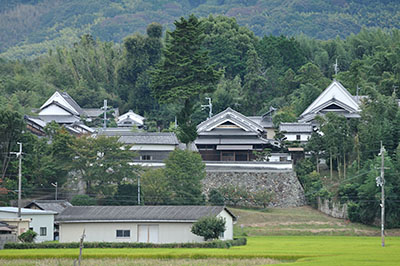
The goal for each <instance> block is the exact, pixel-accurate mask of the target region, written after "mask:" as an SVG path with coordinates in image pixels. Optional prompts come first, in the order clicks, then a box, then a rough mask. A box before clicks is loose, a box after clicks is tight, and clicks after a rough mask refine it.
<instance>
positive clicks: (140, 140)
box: [119, 132, 179, 145]
mask: <svg viewBox="0 0 400 266" xmlns="http://www.w3.org/2000/svg"><path fill="white" fill-rule="evenodd" d="M119 141H120V142H122V143H126V144H166V145H178V144H179V141H178V138H177V137H176V135H175V133H172V132H137V133H133V134H130V135H129V136H121V137H120V138H119Z"/></svg>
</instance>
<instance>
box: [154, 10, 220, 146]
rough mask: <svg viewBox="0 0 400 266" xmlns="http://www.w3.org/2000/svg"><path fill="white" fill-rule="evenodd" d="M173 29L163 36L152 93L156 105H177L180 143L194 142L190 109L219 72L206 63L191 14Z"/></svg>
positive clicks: (198, 27) (198, 28) (209, 89)
mask: <svg viewBox="0 0 400 266" xmlns="http://www.w3.org/2000/svg"><path fill="white" fill-rule="evenodd" d="M175 27H176V29H175V30H174V31H173V32H168V33H167V38H166V45H165V48H164V49H163V55H164V57H163V58H162V60H161V62H160V63H159V64H158V65H157V68H156V69H155V70H154V71H153V72H152V85H151V86H152V91H153V95H154V97H155V98H156V99H157V100H158V101H159V102H160V103H176V104H178V105H179V106H181V110H180V112H179V114H178V116H177V118H178V125H179V129H178V137H179V139H180V140H181V141H182V142H184V143H190V142H192V141H193V140H195V138H196V136H197V133H196V124H195V123H193V122H192V121H191V114H192V113H193V106H194V104H195V102H196V100H197V99H198V97H199V96H200V95H202V94H203V93H206V92H212V91H213V90H214V85H216V83H217V82H218V80H219V77H220V74H221V73H220V72H219V71H216V70H214V66H213V65H210V64H209V58H208V54H207V51H204V50H203V49H202V48H201V45H202V42H203V39H204V34H203V27H202V23H201V22H200V21H199V20H198V19H197V18H196V17H195V16H194V15H191V16H190V17H189V19H187V20H186V19H185V18H183V17H182V18H181V19H180V20H179V21H175Z"/></svg>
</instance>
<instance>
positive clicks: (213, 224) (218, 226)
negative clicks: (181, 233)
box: [190, 216, 226, 241]
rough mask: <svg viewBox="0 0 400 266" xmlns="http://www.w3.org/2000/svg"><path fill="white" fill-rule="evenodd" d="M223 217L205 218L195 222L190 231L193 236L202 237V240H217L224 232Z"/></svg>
mask: <svg viewBox="0 0 400 266" xmlns="http://www.w3.org/2000/svg"><path fill="white" fill-rule="evenodd" d="M225 223H226V221H225V219H224V218H223V217H215V216H205V217H202V218H200V219H199V220H198V221H197V222H195V223H194V224H193V226H192V229H191V230H190V231H191V232H192V233H193V234H195V235H198V236H202V237H204V240H205V241H207V240H212V239H218V238H219V237H220V235H221V234H222V233H224V232H225Z"/></svg>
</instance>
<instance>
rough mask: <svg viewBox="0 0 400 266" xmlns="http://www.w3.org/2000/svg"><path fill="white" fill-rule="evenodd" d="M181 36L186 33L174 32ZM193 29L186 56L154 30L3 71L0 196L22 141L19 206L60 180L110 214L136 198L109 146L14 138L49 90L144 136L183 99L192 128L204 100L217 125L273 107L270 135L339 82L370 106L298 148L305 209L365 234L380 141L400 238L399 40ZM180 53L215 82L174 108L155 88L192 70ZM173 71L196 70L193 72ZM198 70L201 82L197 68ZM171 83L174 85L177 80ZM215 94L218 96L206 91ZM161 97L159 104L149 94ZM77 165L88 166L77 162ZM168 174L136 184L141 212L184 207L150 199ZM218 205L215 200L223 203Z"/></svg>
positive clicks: (364, 33) (216, 24)
mask: <svg viewBox="0 0 400 266" xmlns="http://www.w3.org/2000/svg"><path fill="white" fill-rule="evenodd" d="M10 8H11V7H10ZM178 24H179V23H177V22H176V25H178ZM181 24H182V25H183V26H185V25H187V24H188V23H187V22H186V21H185V20H182V21H181ZM189 24H190V23H189ZM190 25H191V26H190V27H191V28H192V30H193V31H189V33H193V32H197V33H196V36H197V37H196V38H195V40H193V39H191V40H193V42H192V44H193V45H192V46H191V45H181V46H180V44H181V43H186V42H187V40H184V39H185V38H183V37H182V36H184V35H182V33H180V32H179V31H177V30H170V31H169V33H168V34H164V33H163V32H164V30H163V28H162V26H161V25H160V24H158V23H151V24H148V25H147V27H146V32H145V33H143V34H141V33H136V34H133V35H129V36H127V37H125V38H124V40H123V42H122V44H121V45H120V44H115V43H114V42H111V41H110V42H103V41H101V40H98V39H95V38H94V37H93V36H92V35H89V34H84V35H82V36H81V37H80V38H79V40H77V41H76V42H75V43H74V44H73V46H72V47H69V46H59V47H57V48H56V49H50V50H49V51H48V52H47V53H46V54H44V55H42V56H40V57H37V58H34V59H32V60H26V59H25V60H6V59H2V60H0V104H1V105H0V106H1V109H0V111H1V112H0V134H1V135H0V136H1V139H2V145H1V146H0V147H1V149H2V151H1V153H0V156H1V162H2V177H1V182H2V187H3V188H7V189H9V190H12V189H13V188H15V185H16V183H15V180H16V179H15V176H16V174H17V172H18V171H17V164H16V160H12V158H11V156H9V154H8V153H9V152H10V151H15V150H16V149H17V147H16V141H22V142H23V143H25V144H26V145H25V146H24V151H25V152H26V156H25V159H24V160H25V162H26V163H24V169H23V176H24V188H25V190H24V193H25V194H24V196H25V197H27V196H30V195H38V194H40V193H42V194H45V193H47V194H48V192H49V190H51V186H50V183H51V182H58V184H60V185H63V184H65V182H66V180H67V177H68V173H70V172H71V171H73V172H80V173H81V174H82V175H83V176H84V178H85V179H84V180H85V181H86V182H87V183H88V184H90V186H89V189H90V192H91V193H92V196H95V197H97V198H98V199H99V200H103V202H105V201H111V202H113V203H114V204H115V202H118V199H121V197H122V198H123V199H124V200H120V203H121V204H122V203H124V202H125V203H129V204H135V201H134V200H133V199H134V196H132V195H130V194H129V191H133V190H134V188H133V187H130V186H132V184H126V183H125V181H124V180H126V179H124V176H125V175H126V173H127V171H130V172H131V173H134V174H132V175H131V176H130V179H131V180H135V178H136V177H137V176H138V175H140V173H139V172H138V171H137V169H127V168H124V167H121V164H119V163H118V161H117V160H108V158H113V157H114V156H115V153H116V151H118V150H119V149H120V146H119V144H118V143H117V141H116V140H115V139H114V140H113V139H110V140H106V139H101V138H99V139H96V140H93V139H92V140H91V139H90V138H82V139H75V138H72V137H71V136H70V135H69V134H67V133H66V132H65V131H64V130H63V129H61V128H58V127H57V126H56V125H52V126H51V127H49V128H47V130H48V138H49V139H51V140H52V141H51V142H49V139H47V138H42V139H38V138H36V137H35V136H33V135H31V134H30V133H28V132H21V130H22V129H23V127H24V124H23V120H22V116H23V114H29V113H30V112H31V109H32V108H35V107H36V108H37V107H39V106H40V105H41V104H42V103H43V102H44V101H45V100H46V99H47V98H48V97H49V96H50V95H51V94H53V93H54V91H55V90H62V91H67V92H68V93H69V94H70V95H71V96H72V97H73V98H74V99H75V100H76V101H77V102H78V103H79V104H80V105H81V106H82V107H100V106H101V104H102V101H103V99H108V101H109V103H110V104H111V105H113V106H114V107H119V108H120V111H121V112H124V111H127V110H129V109H132V110H134V111H135V112H137V113H139V114H141V115H144V116H145V117H146V118H147V128H148V130H153V131H154V130H169V126H170V123H171V122H172V121H174V116H176V115H178V116H179V114H180V112H182V110H185V109H182V106H183V105H184V106H186V102H185V101H186V100H187V99H190V108H189V109H188V110H191V112H190V114H187V113H186V114H185V115H186V116H187V117H186V118H187V119H189V120H190V122H191V126H192V125H196V124H197V123H199V122H201V121H203V120H204V119H206V117H207V111H204V110H202V109H201V106H200V105H201V104H205V103H206V102H205V99H204V97H205V96H210V97H211V98H212V100H213V106H214V113H217V112H220V111H222V110H224V109H225V108H227V107H232V108H234V109H236V110H238V111H240V112H242V113H243V114H245V115H260V114H263V113H264V112H266V111H267V110H269V108H270V107H271V106H273V107H275V108H278V111H277V113H276V115H275V116H274V122H275V125H278V124H279V122H282V121H287V122H288V121H296V118H297V116H298V115H299V114H300V113H301V112H302V111H303V110H304V109H305V108H306V107H307V106H308V105H309V104H310V103H311V102H312V101H313V100H314V99H315V98H316V97H317V96H318V95H319V94H320V93H321V92H322V91H323V90H324V89H325V88H326V86H327V85H328V84H329V83H330V82H331V80H332V79H333V78H336V79H337V80H339V81H340V82H341V83H342V84H343V85H344V86H345V87H346V88H348V90H349V91H350V92H351V93H352V94H353V95H355V93H356V90H357V88H359V94H360V95H366V96H368V98H366V100H365V101H364V103H363V104H362V107H361V108H362V115H361V118H360V119H356V120H346V119H344V118H342V117H339V116H335V115H327V116H325V117H324V118H321V121H320V125H321V132H323V133H324V134H323V135H320V134H314V135H313V137H312V138H311V140H310V142H309V143H308V145H307V146H306V149H307V150H308V151H309V152H310V153H311V154H312V157H311V158H309V159H306V160H304V161H302V162H301V163H299V165H298V168H297V169H296V171H297V173H298V176H299V179H300V181H301V183H302V185H303V187H304V188H305V192H306V196H307V199H308V201H309V203H310V204H315V203H316V198H317V197H318V196H320V197H326V198H334V199H337V200H340V201H341V202H349V203H350V205H349V214H350V218H351V219H352V220H353V221H360V222H363V223H373V222H374V221H375V219H376V218H377V217H378V211H379V200H378V196H379V189H380V188H378V187H376V185H375V177H376V176H377V175H378V173H376V171H375V169H376V167H377V166H378V161H379V158H378V153H379V149H380V142H381V141H382V142H383V145H384V146H385V148H386V153H387V156H386V161H387V165H388V166H389V168H390V170H388V171H387V177H386V178H387V201H388V203H387V208H388V210H389V211H388V214H387V215H388V217H387V222H388V225H389V226H391V227H398V226H400V224H399V221H400V211H399V210H400V206H399V204H400V185H399V184H400V182H399V181H400V180H399V176H400V156H399V153H400V146H399V140H400V134H399V132H400V111H399V106H398V101H397V99H398V96H397V93H398V88H399V85H400V76H399V75H400V31H399V30H397V29H392V30H382V29H364V30H361V31H360V32H359V33H358V34H353V35H350V36H348V37H346V38H334V39H329V40H318V39H315V38H310V37H307V36H305V35H301V36H299V37H296V38H294V37H286V36H273V35H264V36H262V37H258V36H257V35H256V34H254V32H253V31H251V30H250V29H249V28H248V27H244V26H240V25H239V24H238V22H237V21H236V20H235V19H234V18H229V17H226V16H207V17H205V18H199V21H197V19H195V18H193V24H190ZM186 30H187V29H186ZM187 43H189V42H187ZM182 47H190V48H191V49H195V50H194V51H195V53H193V54H194V55H196V56H195V58H201V60H200V61H201V62H202V63H201V65H202V66H206V67H205V68H204V69H206V70H205V71H207V72H208V73H210V75H211V73H213V74H212V76H213V78H211V79H210V82H209V83H205V84H206V85H207V86H208V87H207V89H201V86H200V85H199V83H198V81H196V79H193V78H192V79H191V80H190V82H189V83H191V84H194V86H193V87H190V88H192V89H194V91H192V92H190V93H188V94H187V95H184V96H185V97H179V94H177V93H171V95H169V96H168V95H167V94H168V93H169V91H168V90H169V89H170V88H171V87H168V86H164V83H163V82H162V81H163V80H164V79H165V81H166V83H168V84H169V83H170V80H171V75H170V74H169V73H168V71H167V70H168V69H171V70H174V71H175V70H176V69H178V70H177V71H178V72H179V68H178V66H175V65H174V64H171V63H170V62H169V60H170V58H171V55H172V54H174V53H176V54H177V55H179V56H182V55H185V56H182V58H181V60H182V61H180V62H193V61H190V60H191V54H190V53H187V51H183V52H182ZM184 52H186V54H185V53H184ZM189 59H190V60H189ZM336 60H338V63H339V68H340V71H339V73H338V74H335V73H334V69H333V64H334V62H335V61H336ZM196 63H198V62H197V61H196ZM182 65H184V66H193V63H190V64H189V63H188V64H186V65H185V64H182ZM188 69H189V68H188ZM196 69H197V70H199V69H200V70H201V68H200V67H199V68H196ZM190 71H192V70H190ZM193 73H196V72H193ZM158 74H159V75H158ZM207 77H209V76H208V75H205V78H207ZM216 77H218V80H216V79H215V78H216ZM158 78H160V79H161V80H159V79H158ZM179 78H180V77H179ZM176 80H177V82H178V83H179V80H178V77H177V79H176ZM196 82H197V83H196ZM214 82H215V85H213V86H209V84H214ZM172 83H173V82H172ZM206 85H204V86H206ZM174 86H175V85H174ZM178 86H180V85H179V84H178ZM158 90H161V91H163V92H162V93H158ZM165 93H167V94H165ZM179 93H181V92H179ZM183 93H185V91H183ZM166 95H167V96H166ZM186 96H188V97H186ZM164 97H168V99H167V98H164ZM170 99H172V100H170ZM5 143H6V144H7V145H5ZM288 145H290V144H288ZM83 148H85V150H82V149H83ZM284 148H285V147H284ZM94 151H99V152H102V151H108V152H109V154H108V156H110V157H107V156H104V158H103V159H104V163H102V162H97V163H98V164H99V168H98V169H88V168H87V166H88V165H92V164H93V163H94V162H92V161H90V160H91V159H93V156H90V155H91V152H94ZM76 154H87V156H86V157H85V156H80V157H79V160H75V159H76ZM179 158H181V159H182V160H183V159H184V158H186V159H188V160H189V159H190V158H189V156H186V155H183V156H177V158H176V159H177V160H180V159H179ZM318 158H324V159H325V160H326V161H327V162H331V163H330V164H329V168H330V170H331V171H330V172H331V173H332V174H330V173H329V171H328V173H327V172H323V171H321V170H320V169H318V167H317V165H316V161H317V160H318ZM125 159H126V158H125ZM128 159H129V158H128ZM193 160H194V161H196V158H193ZM106 163H107V164H106ZM108 163H109V164H108ZM112 163H116V164H115V165H112ZM176 165H179V162H178V163H176V161H174V162H173V163H172V164H171V165H170V166H171V169H173V170H171V171H175V172H177V171H182V178H185V175H186V174H187V172H185V171H184V169H178V168H176ZM100 166H101V167H102V168H101V167H100ZM104 167H106V168H104ZM107 167H108V168H109V167H111V168H113V167H115V168H116V169H118V174H116V175H114V176H113V177H112V178H113V179H112V178H111V177H110V176H108V175H101V174H99V171H100V172H101V171H106V170H105V169H108V168H107ZM168 171H169V170H168V169H167V170H166V171H165V172H154V173H150V174H149V173H145V174H144V175H143V177H145V180H144V184H148V186H149V187H148V189H149V190H148V192H146V193H148V195H153V196H148V197H150V198H149V202H152V200H153V203H154V202H156V203H171V202H179V203H180V204H182V202H184V198H183V200H182V198H181V199H180V200H179V197H178V198H175V199H174V200H170V201H165V199H166V198H167V199H168V197H169V196H168V195H179V193H178V191H175V192H174V191H169V190H165V191H161V192H157V190H155V186H154V182H156V181H155V177H158V178H159V180H161V181H162V182H165V183H166V184H168V182H171V181H169V180H170V178H168V176H173V174H172V172H168ZM189 175H190V174H189ZM146 177H147V180H146ZM197 179H201V177H199V178H197ZM161 181H160V182H161ZM146 182H147V183H146ZM168 186H169V185H166V187H168ZM157 189H158V188H157ZM233 190H235V191H238V190H237V189H236V188H233ZM2 191H3V190H1V189H0V192H2ZM144 191H146V189H144ZM193 191H196V194H198V187H197V186H194V187H193ZM127 192H128V193H127ZM158 193H163V195H164V196H163V198H162V199H157V201H155V199H154V197H155V196H154V195H156V194H158ZM219 193H220V194H223V191H222V192H219ZM13 197H15V195H14V194H12V193H11V194H10V193H9V194H7V195H6V196H4V197H3V200H8V199H10V198H13ZM143 197H144V198H146V195H143ZM193 202H196V203H199V202H203V199H200V198H198V197H196V198H195V199H193ZM232 202H234V200H232Z"/></svg>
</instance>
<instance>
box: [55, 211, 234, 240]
mask: <svg viewBox="0 0 400 266" xmlns="http://www.w3.org/2000/svg"><path fill="white" fill-rule="evenodd" d="M205 216H216V217H223V218H224V219H225V221H226V225H225V232H224V233H223V234H222V235H221V237H220V239H222V240H231V239H233V222H234V221H236V217H235V216H234V215H233V214H232V213H231V212H230V211H229V210H228V209H227V208H225V207H223V206H74V207H68V208H67V209H65V210H64V211H63V212H62V213H61V214H59V215H58V216H57V222H58V223H59V225H60V242H77V241H79V239H80V237H81V235H82V233H83V231H85V235H86V237H85V241H88V242H144V243H185V242H202V241H204V239H203V238H202V237H200V236H197V235H194V234H193V233H192V232H191V227H192V225H193V223H195V222H196V221H197V220H199V219H200V218H202V217H205Z"/></svg>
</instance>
